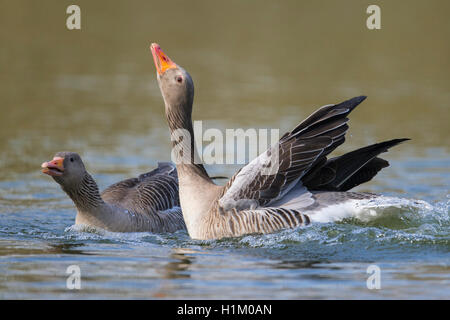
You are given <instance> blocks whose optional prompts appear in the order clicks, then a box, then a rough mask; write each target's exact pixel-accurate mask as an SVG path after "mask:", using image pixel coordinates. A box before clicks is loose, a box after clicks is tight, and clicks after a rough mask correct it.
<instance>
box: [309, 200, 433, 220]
mask: <svg viewBox="0 0 450 320" xmlns="http://www.w3.org/2000/svg"><path fill="white" fill-rule="evenodd" d="M405 207H415V208H420V209H428V210H431V209H432V208H433V207H432V206H431V205H430V204H429V203H427V202H425V201H422V200H409V199H401V198H394V197H385V196H381V197H377V198H374V199H363V200H348V201H345V202H344V203H340V204H336V205H331V206H328V207H326V208H323V209H321V210H319V211H316V212H314V213H310V214H309V217H310V218H311V221H312V222H335V221H340V220H343V219H346V218H357V219H359V220H362V221H364V222H367V221H370V220H372V219H374V218H376V217H379V216H380V215H382V214H383V213H384V212H385V209H387V208H405Z"/></svg>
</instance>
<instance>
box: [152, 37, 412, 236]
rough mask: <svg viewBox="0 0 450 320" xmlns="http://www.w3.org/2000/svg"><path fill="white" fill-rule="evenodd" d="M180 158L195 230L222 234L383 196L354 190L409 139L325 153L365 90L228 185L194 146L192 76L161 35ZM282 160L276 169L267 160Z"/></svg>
mask: <svg viewBox="0 0 450 320" xmlns="http://www.w3.org/2000/svg"><path fill="white" fill-rule="evenodd" d="M150 48H151V51H152V54H153V58H154V61H155V66H156V71H157V80H158V84H159V87H160V90H161V93H162V96H163V99H164V104H165V112H166V118H167V122H168V125H169V129H170V131H171V133H172V137H178V136H180V133H181V134H182V135H184V136H183V137H182V139H175V140H174V141H173V146H174V148H177V149H178V150H179V149H180V148H181V149H182V150H183V152H182V154H183V156H182V157H180V158H179V159H177V161H176V166H177V170H178V179H179V193H180V204H181V208H182V211H183V216H184V220H185V222H186V226H187V230H188V232H189V235H190V236H191V237H192V238H194V239H218V238H223V237H236V236H242V235H245V234H250V233H270V232H275V231H278V230H281V229H286V228H295V227H297V226H301V225H306V224H309V223H311V222H314V221H316V220H319V217H320V216H321V215H320V214H319V213H321V212H322V213H323V210H327V209H329V210H333V207H334V206H335V205H339V204H343V203H347V202H352V203H355V202H357V201H359V200H363V199H372V198H376V197H378V195H375V194H369V193H360V192H349V191H348V190H350V189H351V188H353V187H355V186H357V185H359V184H361V183H364V182H366V181H369V180H371V179H372V178H373V177H374V176H375V175H376V174H377V172H378V171H380V170H381V169H382V168H385V167H387V166H388V165H389V163H388V162H387V161H386V160H383V159H381V158H379V157H378V155H379V154H380V153H382V152H386V151H387V150H388V149H389V148H391V147H393V146H395V145H397V144H399V143H401V142H403V141H405V140H408V139H394V140H389V141H384V142H381V143H376V144H373V145H370V146H367V147H364V148H360V149H357V150H355V151H352V152H349V153H346V154H344V155H342V156H339V157H335V158H331V159H329V158H327V156H328V155H329V154H330V153H331V152H332V151H333V150H334V149H336V148H337V147H338V146H339V145H341V144H342V143H343V142H344V141H345V134H346V132H347V129H348V124H347V122H348V118H347V116H348V115H349V114H350V112H352V111H353V110H354V109H355V108H356V107H357V106H358V105H359V104H360V103H361V102H362V101H364V100H365V98H366V97H364V96H360V97H355V98H352V99H350V100H347V101H344V102H341V103H338V104H333V105H327V106H324V107H322V108H320V109H318V110H317V111H316V112H314V113H313V114H312V115H310V116H309V117H308V118H307V119H306V120H304V121H303V122H301V123H300V124H299V125H298V126H297V127H295V128H294V129H293V130H292V131H290V132H287V133H286V134H285V135H284V136H283V137H282V138H281V139H280V140H279V141H278V142H277V143H276V144H275V145H274V146H272V147H271V148H269V149H268V150H267V151H266V152H263V153H262V154H261V155H260V156H258V157H257V158H256V159H254V160H253V161H251V162H250V163H249V164H247V165H246V166H244V167H243V168H241V169H240V170H239V171H238V172H237V173H236V174H235V175H234V176H233V177H232V178H231V179H230V180H229V181H228V183H227V184H226V185H224V186H218V185H216V184H215V183H214V182H213V181H212V180H211V178H210V177H209V175H208V173H207V172H206V170H205V168H204V167H203V165H202V164H201V163H198V162H197V161H196V159H199V158H198V157H197V154H196V152H197V151H196V150H195V146H194V141H195V139H194V131H193V126H192V118H191V115H192V106H193V100H194V82H193V80H192V78H191V76H190V75H189V73H188V72H187V71H186V70H185V69H183V68H182V67H180V66H179V65H177V64H176V63H175V62H173V61H172V60H171V59H170V58H169V57H168V56H167V55H166V54H165V53H164V52H163V51H162V50H161V48H160V46H159V45H158V44H156V43H153V44H152V45H151V47H150ZM273 163H277V165H276V166H273V168H272V169H271V171H270V172H267V165H268V164H273Z"/></svg>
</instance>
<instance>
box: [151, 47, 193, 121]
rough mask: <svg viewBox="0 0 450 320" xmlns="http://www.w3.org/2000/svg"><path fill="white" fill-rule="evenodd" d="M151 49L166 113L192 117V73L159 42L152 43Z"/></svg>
mask: <svg viewBox="0 0 450 320" xmlns="http://www.w3.org/2000/svg"><path fill="white" fill-rule="evenodd" d="M150 49H151V51H152V54H153V60H154V62H155V66H156V71H157V73H156V76H157V79H158V84H159V88H160V90H161V94H162V96H163V99H164V102H165V105H166V113H167V114H173V113H175V114H179V115H180V116H181V117H183V118H189V119H190V116H191V113H192V103H193V101H194V82H193V81H192V78H191V76H190V74H189V73H188V72H187V71H186V70H184V69H183V68H182V67H180V66H179V65H177V64H176V63H175V62H173V61H172V60H171V59H170V58H169V57H168V56H167V55H166V54H165V53H164V52H163V51H162V50H161V47H160V46H159V45H158V44H156V43H152V45H151V46H150Z"/></svg>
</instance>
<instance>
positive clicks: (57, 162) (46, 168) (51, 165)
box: [41, 157, 64, 176]
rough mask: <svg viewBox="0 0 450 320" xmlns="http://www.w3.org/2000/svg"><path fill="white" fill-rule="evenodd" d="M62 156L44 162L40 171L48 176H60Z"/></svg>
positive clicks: (62, 170)
mask: <svg viewBox="0 0 450 320" xmlns="http://www.w3.org/2000/svg"><path fill="white" fill-rule="evenodd" d="M63 162H64V158H61V157H54V158H53V160H52V161H49V162H44V163H43V164H42V165H41V167H42V173H45V174H48V175H49V176H62V175H63V173H64V165H63Z"/></svg>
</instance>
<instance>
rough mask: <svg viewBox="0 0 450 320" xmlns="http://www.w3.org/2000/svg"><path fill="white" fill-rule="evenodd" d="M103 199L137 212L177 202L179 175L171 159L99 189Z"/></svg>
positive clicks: (157, 208)
mask: <svg viewBox="0 0 450 320" xmlns="http://www.w3.org/2000/svg"><path fill="white" fill-rule="evenodd" d="M102 198H103V200H104V201H105V202H108V203H111V204H116V205H120V206H122V207H124V208H129V210H131V211H133V212H136V213H146V214H148V213H151V212H154V211H163V210H169V209H171V208H173V207H174V206H179V198H178V177H177V172H176V168H175V166H174V165H173V164H171V163H166V162H164V163H158V168H156V169H154V170H152V171H150V172H148V173H144V174H141V175H140V176H139V177H138V178H131V179H127V180H123V181H120V182H118V183H116V184H113V185H111V186H110V187H108V188H107V189H105V191H103V193H102Z"/></svg>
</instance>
